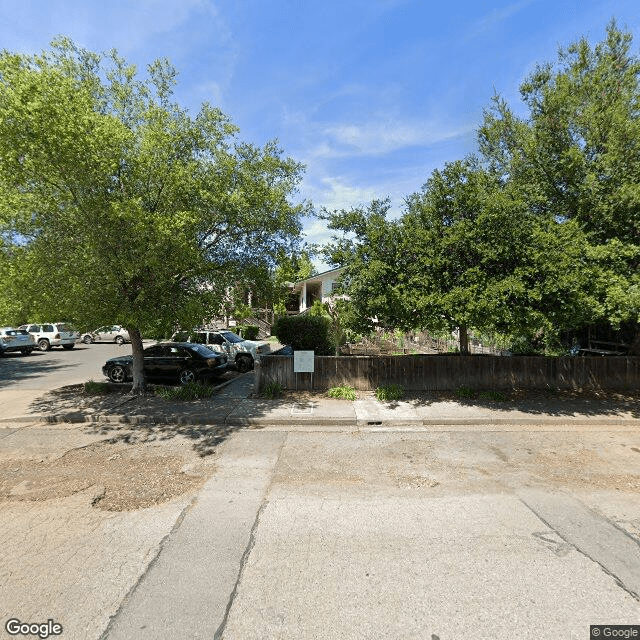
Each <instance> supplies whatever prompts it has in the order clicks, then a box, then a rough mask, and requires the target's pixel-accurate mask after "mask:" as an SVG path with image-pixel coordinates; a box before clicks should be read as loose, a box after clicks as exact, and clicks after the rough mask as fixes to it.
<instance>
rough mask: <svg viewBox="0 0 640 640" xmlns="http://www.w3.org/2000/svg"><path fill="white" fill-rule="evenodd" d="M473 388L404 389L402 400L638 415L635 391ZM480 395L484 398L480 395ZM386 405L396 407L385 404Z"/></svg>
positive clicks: (639, 404)
mask: <svg viewBox="0 0 640 640" xmlns="http://www.w3.org/2000/svg"><path fill="white" fill-rule="evenodd" d="M500 393H501V394H502V395H504V399H498V398H497V397H491V396H492V395H493V396H495V395H496V392H495V391H486V392H482V391H475V392H474V393H473V396H472V397H466V398H460V397H458V396H457V395H456V394H455V393H454V392H444V391H443V392H437V391H434V392H408V393H407V394H406V396H405V398H404V399H403V402H409V403H411V404H412V405H413V406H414V407H416V408H418V407H434V405H437V404H438V403H444V402H446V403H455V404H457V405H459V406H460V407H470V408H480V409H489V410H491V411H498V412H505V413H506V412H512V411H518V412H523V413H528V414H532V415H543V414H544V415H548V416H554V417H570V416H573V417H579V416H585V417H597V416H604V417H620V418H624V417H632V418H636V419H637V418H640V394H639V393H638V391H637V390H631V391H617V390H611V389H602V390H548V389H514V390H510V391H503V392H500ZM483 396H484V397H483ZM386 406H388V407H389V408H394V407H398V406H400V405H399V404H398V403H395V405H393V404H392V403H387V405H386Z"/></svg>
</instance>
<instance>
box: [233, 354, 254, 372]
mask: <svg viewBox="0 0 640 640" xmlns="http://www.w3.org/2000/svg"><path fill="white" fill-rule="evenodd" d="M236 366H237V367H238V371H240V372H241V373H246V372H247V371H251V369H253V358H250V357H249V356H238V358H237V360H236Z"/></svg>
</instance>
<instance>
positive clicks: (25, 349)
mask: <svg viewBox="0 0 640 640" xmlns="http://www.w3.org/2000/svg"><path fill="white" fill-rule="evenodd" d="M35 348H36V341H35V340H34V338H33V336H32V335H31V334H30V333H29V332H28V331H24V330H23V329H14V328H13V327H2V328H1V329H0V356H2V355H4V354H5V353H6V352H7V351H20V352H21V353H22V355H24V356H28V355H29V354H30V353H31V352H32V351H33V350H34V349H35Z"/></svg>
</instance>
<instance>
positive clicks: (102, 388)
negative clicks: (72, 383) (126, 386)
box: [84, 380, 111, 396]
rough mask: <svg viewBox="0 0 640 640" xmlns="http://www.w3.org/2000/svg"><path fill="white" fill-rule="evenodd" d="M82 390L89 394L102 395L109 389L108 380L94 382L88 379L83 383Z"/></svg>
mask: <svg viewBox="0 0 640 640" xmlns="http://www.w3.org/2000/svg"><path fill="white" fill-rule="evenodd" d="M84 391H85V393H87V394H89V395H90V396H103V395H106V394H107V393H109V392H110V391H111V388H110V387H109V383H108V382H94V381H93V380H88V381H87V382H85V383H84Z"/></svg>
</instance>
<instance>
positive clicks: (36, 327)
mask: <svg viewBox="0 0 640 640" xmlns="http://www.w3.org/2000/svg"><path fill="white" fill-rule="evenodd" d="M27 331H29V332H31V333H40V325H39V324H32V325H31V326H29V327H27Z"/></svg>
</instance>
